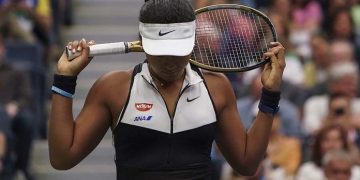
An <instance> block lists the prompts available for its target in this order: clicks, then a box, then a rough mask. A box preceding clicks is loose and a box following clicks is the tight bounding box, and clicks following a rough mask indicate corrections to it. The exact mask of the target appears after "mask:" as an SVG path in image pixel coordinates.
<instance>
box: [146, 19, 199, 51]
mask: <svg viewBox="0 0 360 180" xmlns="http://www.w3.org/2000/svg"><path fill="white" fill-rule="evenodd" d="M139 30H140V35H141V37H142V46H143V49H144V51H145V52H146V53H147V54H150V55H153V56H186V55H189V54H190V53H191V52H192V50H193V48H194V45H195V21H192V22H185V23H172V24H150V23H142V22H140V24H139Z"/></svg>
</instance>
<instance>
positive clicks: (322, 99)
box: [193, 0, 360, 180]
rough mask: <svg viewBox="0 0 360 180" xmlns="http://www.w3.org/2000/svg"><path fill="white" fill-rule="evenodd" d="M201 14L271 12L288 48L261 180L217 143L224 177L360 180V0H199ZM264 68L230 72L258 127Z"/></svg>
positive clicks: (241, 106) (245, 115)
mask: <svg viewBox="0 0 360 180" xmlns="http://www.w3.org/2000/svg"><path fill="white" fill-rule="evenodd" d="M193 3H194V7H195V9H197V8H201V7H204V6H208V5H213V4H224V3H231V4H242V5H246V6H250V7H253V8H256V9H258V10H260V11H262V12H264V13H265V14H266V15H267V16H268V17H269V18H270V19H271V21H272V23H273V24H274V26H275V29H276V32H277V35H278V40H279V41H280V42H281V43H282V44H283V45H284V46H285V48H286V57H285V59H286V64H287V66H286V68H285V72H284V77H283V79H284V82H283V84H282V99H281V101H280V111H279V113H278V115H277V116H276V117H275V120H274V123H273V128H272V132H271V136H270V143H269V146H268V150H267V154H266V157H265V158H264V161H263V163H262V164H261V166H260V167H259V170H258V172H257V174H256V176H254V177H243V176H241V175H239V174H237V173H235V172H234V171H232V169H231V168H230V166H229V165H228V164H227V163H226V161H225V160H224V158H223V157H222V156H221V153H219V152H218V151H217V149H216V147H215V146H214V152H213V159H214V164H215V165H216V166H215V167H217V169H218V179H226V180H227V179H231V180H240V179H271V180H282V179H286V180H288V179H296V180H323V179H336V180H343V179H344V180H345V179H347V180H349V179H360V166H359V165H360V159H359V157H360V156H359V155H360V154H359V148H360V116H359V113H360V104H359V103H360V99H359V95H360V88H359V67H360V66H359V63H360V1H359V0H194V1H193ZM260 72H261V70H260V69H257V70H252V71H249V72H245V73H231V74H227V76H228V77H229V79H230V81H231V82H232V85H233V87H234V91H235V93H236V95H237V97H238V101H237V105H238V110H239V112H240V116H241V118H242V121H243V123H244V125H245V127H246V128H250V127H251V124H252V121H253V119H254V116H255V115H256V114H257V105H258V101H259V98H260V94H259V92H261V88H262V87H261V86H262V85H261V82H260V75H259V74H260Z"/></svg>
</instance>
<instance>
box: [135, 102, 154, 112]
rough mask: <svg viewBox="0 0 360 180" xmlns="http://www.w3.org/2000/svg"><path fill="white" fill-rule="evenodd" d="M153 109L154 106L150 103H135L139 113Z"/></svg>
mask: <svg viewBox="0 0 360 180" xmlns="http://www.w3.org/2000/svg"><path fill="white" fill-rule="evenodd" d="M152 107H153V104H149V103H135V108H136V109H137V110H138V111H148V110H150V109H151V108H152Z"/></svg>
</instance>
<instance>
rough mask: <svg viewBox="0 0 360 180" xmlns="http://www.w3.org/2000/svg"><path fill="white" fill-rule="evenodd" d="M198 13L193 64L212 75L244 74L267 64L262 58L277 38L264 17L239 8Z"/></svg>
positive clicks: (207, 9)
mask: <svg viewBox="0 0 360 180" xmlns="http://www.w3.org/2000/svg"><path fill="white" fill-rule="evenodd" d="M195 13H196V39H195V47H194V50H193V52H192V54H191V60H190V62H191V63H192V64H194V65H196V66H198V67H200V68H203V69H207V70H210V71H217V72H241V71H249V70H252V69H255V68H258V67H260V66H262V65H263V64H265V63H266V62H268V59H264V57H263V54H264V53H265V52H267V51H268V50H269V49H270V42H276V41H277V35H276V31H275V28H274V26H273V24H272V22H271V21H270V19H269V18H268V17H267V16H266V15H265V14H263V13H262V12H260V11H258V10H256V9H253V8H251V7H247V6H243V5H238V4H219V5H213V6H207V7H203V8H200V9H198V10H196V11H195Z"/></svg>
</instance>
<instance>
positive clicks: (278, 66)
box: [261, 42, 286, 91]
mask: <svg viewBox="0 0 360 180" xmlns="http://www.w3.org/2000/svg"><path fill="white" fill-rule="evenodd" d="M270 45H272V46H273V47H272V48H271V49H270V50H269V51H268V52H266V53H264V56H265V58H269V59H270V62H269V63H266V64H265V67H264V70H263V72H262V75H261V82H262V84H263V86H264V88H265V89H267V90H269V91H280V86H281V82H282V75H283V72H284V68H285V66H286V64H285V48H284V47H283V46H282V45H281V44H280V43H279V42H272V43H271V44H270Z"/></svg>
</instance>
